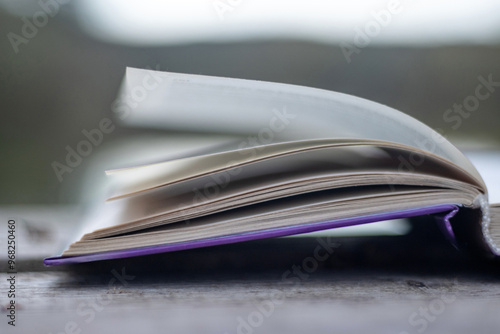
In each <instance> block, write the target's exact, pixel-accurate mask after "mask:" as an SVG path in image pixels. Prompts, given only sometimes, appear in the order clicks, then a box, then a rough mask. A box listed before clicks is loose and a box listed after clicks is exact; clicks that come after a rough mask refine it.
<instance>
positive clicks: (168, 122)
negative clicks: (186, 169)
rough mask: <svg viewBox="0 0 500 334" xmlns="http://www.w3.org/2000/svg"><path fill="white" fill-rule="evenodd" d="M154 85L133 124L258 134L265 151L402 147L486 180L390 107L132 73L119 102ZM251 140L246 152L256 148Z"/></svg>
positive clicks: (257, 84)
mask: <svg viewBox="0 0 500 334" xmlns="http://www.w3.org/2000/svg"><path fill="white" fill-rule="evenodd" d="M145 83H148V87H150V89H148V91H147V94H146V95H145V96H144V97H143V98H141V100H140V101H133V102H134V103H129V106H128V108H127V105H125V104H124V105H123V106H122V108H123V110H124V113H125V112H126V117H122V121H123V122H124V123H125V124H129V125H134V126H148V127H153V128H154V127H160V128H170V129H178V130H200V131H213V132H225V133H240V134H242V135H247V134H250V135H253V136H254V137H255V138H257V139H256V140H257V141H258V140H260V141H261V144H268V143H270V142H273V143H277V142H283V141H290V140H307V139H317V138H351V139H371V140H382V141H389V142H394V143H400V144H403V145H407V146H410V147H414V148H418V149H421V150H424V151H427V152H430V153H433V154H436V155H439V156H441V157H443V158H445V159H448V160H450V161H451V162H453V163H455V164H457V165H458V166H460V167H462V168H463V169H465V170H467V171H468V172H469V173H470V174H471V175H473V176H474V177H475V178H477V179H478V180H481V177H480V175H479V174H478V173H477V171H476V170H475V168H474V166H473V165H472V164H471V163H470V162H469V160H468V159H467V158H465V157H464V155H463V154H462V153H461V152H460V151H459V150H458V149H457V148H455V147H454V146H453V145H452V144H451V143H450V142H448V141H447V140H446V139H445V138H443V137H442V136H440V135H439V134H438V133H437V132H435V131H434V130H432V129H431V128H429V127H428V126H426V125H424V124H423V123H421V122H419V121H417V120H415V119H414V118H412V117H410V116H408V115H406V114H404V113H402V112H399V111H397V110H395V109H392V108H390V107H387V106H384V105H381V104H378V103H376V102H372V101H369V100H365V99H362V98H358V97H354V96H350V95H346V94H341V93H336V92H331V91H327V90H322V89H315V88H309V87H301V86H295V85H288V84H279V83H271V82H263V81H253V80H242V79H229V78H220V77H210V76H202V75H191V74H178V73H169V72H160V71H152V70H141V69H135V68H127V72H126V75H125V79H124V81H123V83H122V87H121V91H120V94H119V100H118V101H126V100H127V98H128V99H130V97H131V96H133V94H134V91H135V90H137V89H139V88H140V87H144V85H145ZM249 142H250V141H249V140H243V141H242V142H241V145H240V148H244V147H245V146H250V144H249Z"/></svg>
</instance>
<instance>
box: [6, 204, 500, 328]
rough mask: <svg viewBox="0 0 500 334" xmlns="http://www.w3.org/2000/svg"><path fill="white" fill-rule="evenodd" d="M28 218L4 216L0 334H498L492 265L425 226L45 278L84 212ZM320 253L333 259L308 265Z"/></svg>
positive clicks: (498, 288)
mask: <svg viewBox="0 0 500 334" xmlns="http://www.w3.org/2000/svg"><path fill="white" fill-rule="evenodd" d="M32 209H33V208H32ZM32 209H30V208H9V209H4V210H1V214H0V219H2V221H3V222H6V220H7V219H8V218H7V217H16V218H15V219H16V221H17V222H19V229H18V231H17V233H18V234H17V236H18V240H19V244H20V246H19V250H20V257H19V262H18V273H17V274H16V292H17V296H16V303H17V306H18V309H17V313H16V316H17V318H16V327H15V328H12V327H11V326H8V325H7V318H6V314H5V310H4V309H3V310H2V312H3V313H2V316H1V318H0V319H1V320H0V332H1V333H17V332H18V333H53V334H55V333H145V332H153V333H221V334H223V333H396V334H400V333H464V334H465V333H467V334H470V333H499V332H500V317H499V313H500V312H499V311H500V280H499V278H500V275H499V274H500V270H499V268H500V266H499V264H493V263H488V262H485V261H477V260H476V259H474V258H472V257H470V256H468V255H466V254H462V253H459V252H458V251H456V250H455V249H453V248H452V247H451V246H450V245H449V244H448V243H447V242H446V241H445V240H444V239H443V238H442V237H441V235H440V234H439V233H438V231H437V229H436V228H435V227H434V226H433V224H432V223H431V222H430V221H427V220H426V219H420V220H419V221H416V222H415V223H414V224H415V226H416V228H414V230H413V232H412V233H411V234H410V235H408V236H398V237H362V238H352V237H351V238H349V237H344V238H336V239H325V238H322V239H321V240H318V239H316V238H294V239H275V240H271V239H270V240H264V241H259V242H247V243H244V244H239V245H227V246H219V247H212V248H207V249H199V250H190V251H185V252H177V253H171V254H163V255H155V256H148V257H139V258H134V259H126V260H119V261H102V262H97V263H91V264H87V265H75V266H65V267H51V268H47V267H44V266H43V265H42V264H41V258H42V257H43V256H46V255H51V254H46V253H47V252H52V251H53V250H54V249H56V248H57V246H58V245H57V244H58V243H59V242H60V240H59V239H61V238H64V236H65V234H67V233H69V232H70V231H71V226H68V225H69V224H68V223H64V222H65V221H66V222H67V221H69V220H71V219H72V215H77V214H79V212H78V211H77V210H76V211H75V210H73V209H68V208H62V209H57V208H52V209H51V210H47V211H45V216H44V215H43V214H41V212H42V211H43V210H40V208H35V209H33V210H32ZM20 212H21V213H20ZM37 213H38V214H37ZM47 216H49V218H47ZM1 226H2V228H3V230H2V231H1V232H0V235H1V236H2V244H1V245H2V250H3V253H5V249H6V248H5V240H4V239H5V235H6V233H5V228H4V227H5V224H2V225H1ZM54 228H56V229H57V230H58V232H56V231H54ZM63 231H64V233H63ZM325 243H330V245H331V246H332V247H331V250H332V252H331V254H330V253H327V251H325V248H322V249H321V252H319V253H317V254H320V255H321V256H322V258H321V259H318V258H315V256H314V254H315V250H316V248H317V247H318V245H322V244H325ZM333 245H335V246H333ZM23 249H24V250H23ZM37 249H38V252H37ZM0 258H1V260H2V262H1V265H2V274H1V275H0V280H1V282H2V285H1V286H2V291H1V295H0V301H1V304H2V305H3V306H5V305H6V302H7V296H6V288H7V285H6V284H5V282H6V278H7V277H8V276H7V274H6V266H5V264H6V263H5V254H0ZM316 265H317V266H316ZM297 268H299V269H297ZM306 269H307V270H306ZM294 271H295V272H296V273H294Z"/></svg>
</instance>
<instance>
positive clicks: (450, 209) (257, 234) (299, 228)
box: [43, 204, 458, 266]
mask: <svg viewBox="0 0 500 334" xmlns="http://www.w3.org/2000/svg"><path fill="white" fill-rule="evenodd" d="M457 212H458V206H457V205H456V204H441V205H435V206H428V207H423V208H413V209H406V210H400V211H392V212H385V213H379V214H374V215H366V216H360V217H351V218H344V219H339V220H334V221H326V222H318V223H310V224H304V225H295V226H287V227H281V228H274V229H267V230H261V231H253V232H246V233H241V234H232V235H225V236H220V237H216V238H208V239H199V240H193V241H186V242H180V243H174V244H166V245H154V246H149V247H141V248H134V249H126V250H119V251H110V252H102V253H94V254H87V255H79V256H71V257H62V256H58V257H49V258H46V259H45V260H44V261H43V262H44V264H45V265H47V266H56V265H62V264H72V263H82V262H92V261H100V260H110V259H119V258H126V257H134V256H142V255H150V254H158V253H165V252H174V251H180V250H186V249H192V248H200V247H209V246H216V245H224V244H231V243H237V242H244V241H250V240H257V239H265V238H274V237H284V236H290V235H296V234H302V233H308V232H315V231H320V230H326V229H331V228H338V227H345V226H353V225H359V224H366V223H373V222H378V221H383V220H389V219H398V218H408V217H415V216H421V215H428V214H435V215H436V218H437V222H438V224H439V227H440V228H441V230H442V231H443V233H444V234H445V236H446V237H447V238H448V239H450V241H451V242H452V243H454V242H455V236H454V234H453V230H452V229H451V224H450V221H449V220H450V219H451V218H452V217H453V216H454V215H455V214H456V213H457Z"/></svg>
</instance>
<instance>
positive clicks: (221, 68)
mask: <svg viewBox="0 0 500 334" xmlns="http://www.w3.org/2000/svg"><path fill="white" fill-rule="evenodd" d="M0 31H1V33H2V37H1V38H0V103H1V106H0V152H1V158H0V159H1V163H0V184H1V191H0V203H2V204H71V203H76V202H78V201H79V200H80V193H81V189H82V187H83V186H84V185H85V181H84V180H86V179H87V178H88V175H89V170H92V169H93V170H94V172H95V173H100V174H99V175H103V173H102V171H103V170H104V168H108V167H110V166H109V165H106V161H110V160H113V159H112V157H113V153H112V152H121V154H122V155H123V154H125V155H127V154H128V155H129V156H131V157H133V156H134V155H135V154H136V153H137V146H134V145H135V143H137V142H138V141H145V140H146V142H151V143H153V142H154V143H163V144H162V145H163V146H161V145H160V146H154V147H163V148H164V149H165V150H168V147H169V140H172V139H171V138H172V137H171V135H172V133H175V129H165V130H161V129H160V130H159V129H155V130H153V129H147V128H140V129H139V128H130V127H128V128H127V127H125V126H121V125H120V123H119V122H118V120H117V118H118V117H116V116H117V115H113V112H112V108H111V106H112V103H113V101H114V100H115V99H116V96H117V93H118V90H119V87H120V83H121V80H122V78H123V75H124V73H125V68H126V67H127V66H131V67H138V68H151V69H159V70H163V71H171V72H183V73H193V74H204V75H215V76H226V77H235V78H245V79H257V80H267V81H274V82H283V83H290V84H297V85H305V86H311V87H317V88H322V89H328V90H334V91H338V92H343V93H348V94H352V95H356V96H359V97H363V98H366V99H370V100H373V101H377V102H380V103H383V104H386V105H388V106H391V107H393V108H396V109H399V110H401V111H403V112H405V113H407V114H409V115H411V116H413V117H415V118H417V119H419V120H421V121H423V122H424V123H426V124H428V125H429V126H431V127H432V128H434V129H437V130H438V131H440V132H441V133H442V134H444V135H445V136H446V137H448V138H449V139H450V140H451V141H452V142H453V143H455V144H457V146H459V148H463V149H466V150H471V151H475V152H478V151H479V152H481V151H484V150H498V147H499V144H500V131H499V128H498V127H499V125H500V87H499V85H500V83H498V82H500V61H499V60H500V2H498V1H493V0H491V1H487V0H484V1H474V2H472V1H451V0H441V1H439V2H437V3H436V2H435V1H427V0H421V1H410V0H400V1H397V0H392V1H368V0H352V1H329V2H326V1H325V2H324V1H263V0H251V1H250V0H248V1H247V0H209V1H201V0H200V1H186V0H184V1H181V0H179V1H174V0H172V1H153V0H144V1H131V0H108V1H102V0H101V1H99V0H87V1H68V0H59V1H58V0H16V1H14V0H0ZM481 78H482V79H481ZM484 80H486V81H488V80H490V82H497V84H496V85H497V86H495V84H492V85H491V86H490V87H489V89H490V90H489V92H490V94H489V95H488V97H487V98H485V99H477V98H476V99H475V98H474V97H475V96H477V91H476V89H477V87H478V86H479V85H480V84H483V85H484ZM482 89H483V90H481V92H486V90H484V88H482ZM471 96H472V97H471ZM475 101H477V103H476V102H475ZM464 103H465V104H466V106H467V103H468V109H467V110H470V111H467V110H466V112H465V113H464V114H465V115H466V116H463V115H462V116H460V119H461V120H462V121H463V122H461V124H460V125H459V126H458V123H457V122H458V121H457V118H454V119H453V120H452V118H451V117H456V116H457V115H459V114H458V112H457V111H456V110H455V111H454V110H453V108H454V105H456V104H458V105H460V104H464ZM449 109H451V110H449ZM448 110H449V111H448ZM463 110H464V109H463ZM103 117H108V118H110V119H112V120H113V122H114V123H113V124H115V125H116V129H114V131H112V132H111V133H109V134H106V135H105V136H104V138H103V141H102V143H101V144H100V145H98V147H95V148H94V150H93V152H92V154H91V155H90V156H89V157H87V158H85V159H83V161H82V163H81V164H80V165H79V166H78V167H76V168H74V169H73V171H72V172H71V173H66V174H65V175H64V179H63V181H62V182H60V180H59V179H58V177H57V175H56V173H55V172H54V169H53V166H52V164H53V162H54V161H57V162H61V163H63V162H64V159H65V157H66V154H67V151H66V147H67V146H68V145H69V146H70V147H72V148H75V147H76V145H77V144H78V142H80V141H81V140H82V139H85V137H84V136H83V134H82V131H84V130H87V131H90V130H91V129H95V128H98V126H99V122H100V121H101V120H102V119H103ZM115 121H116V122H115ZM173 130H174V131H173ZM187 135H191V134H187ZM152 147H153V146H152ZM100 162H102V163H100ZM96 166H99V167H96ZM495 173H496V172H495Z"/></svg>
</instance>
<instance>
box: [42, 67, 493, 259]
mask: <svg viewBox="0 0 500 334" xmlns="http://www.w3.org/2000/svg"><path fill="white" fill-rule="evenodd" d="M114 108H115V111H116V112H117V113H118V115H119V116H120V118H121V119H122V121H123V122H124V123H130V124H135V125H139V126H149V127H167V128H174V129H177V130H183V129H186V130H189V131H206V132H226V133H237V134H240V135H241V138H242V139H241V140H237V141H236V142H231V143H227V144H225V145H218V146H215V147H211V148H210V149H204V150H201V151H199V152H197V153H196V154H193V153H190V154H188V155H186V156H183V157H177V158H176V159H173V160H168V161H161V162H157V163H154V164H145V165H140V166H126V168H121V169H115V170H109V171H107V174H108V178H110V179H111V184H112V187H111V188H110V191H109V198H108V199H107V201H106V202H105V203H103V204H102V206H101V207H100V209H99V211H97V212H94V214H93V215H92V216H91V218H90V219H87V220H86V223H85V224H84V225H83V226H82V228H81V231H79V232H78V233H77V234H76V235H75V238H74V240H72V242H71V243H70V244H69V245H68V247H67V248H66V249H65V250H64V251H63V252H62V253H61V254H59V255H57V256H55V257H51V258H47V259H45V260H44V263H45V264H46V265H60V264H69V263H80V262H89V261H97V260H105V259H115V258H124V257H132V256H140V255H147V254H155V253H162V252H170V251H179V250H185V249H191V248H198V247H208V246H213V245H221V244H228V243H236V242H243V241H248V240H256V239H262V238H271V237H282V236H289V235H295V234H302V233H308V232H313V231H319V230H325V229H332V228H340V227H344V226H352V225H358V224H368V223H373V222H377V221H382V220H387V219H396V218H406V217H414V216H420V215H432V216H433V217H434V220H435V222H436V223H437V224H439V226H440V228H441V229H442V231H443V233H444V234H445V235H446V236H447V238H448V239H449V240H450V242H452V243H453V244H454V245H456V246H457V247H459V248H460V247H461V248H466V249H469V250H472V251H474V252H476V253H478V254H481V255H482V256H486V257H498V256H500V248H499V245H500V219H499V218H500V206H499V205H490V204H489V202H488V191H487V189H486V185H485V184H484V182H483V180H482V178H481V176H480V175H479V173H478V172H477V170H476V169H475V168H474V166H473V165H472V163H471V162H470V161H469V160H468V159H467V158H466V157H465V156H464V155H463V154H462V153H461V152H460V151H459V150H458V149H457V148H456V147H455V146H453V145H452V144H451V143H450V142H449V141H448V140H447V139H445V138H444V137H443V136H441V135H440V134H439V133H437V132H436V131H434V130H433V129H431V128H429V127H427V126H426V125H424V124H422V123H420V122H419V121H417V120H415V119H413V118H412V117H410V116H408V115H405V114H404V113H402V112H399V111H397V110H394V109H392V108H390V107H387V106H384V105H381V104H378V103H376V102H372V101H368V100H365V99H361V98H358V97H354V96H350V95H346V94H341V93H336V92H331V91H326V90H321V89H315V88H308V87H301V86H294V85H288V84H279V83H270V82H261V81H252V80H242V79H229V78H219V77H210V76H201V75H190V74H177V73H168V72H160V71H152V70H141V69H133V68H128V69H127V72H126V75H125V78H124V80H123V83H122V87H121V92H120V94H119V98H118V99H117V101H116V103H115V105H114Z"/></svg>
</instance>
